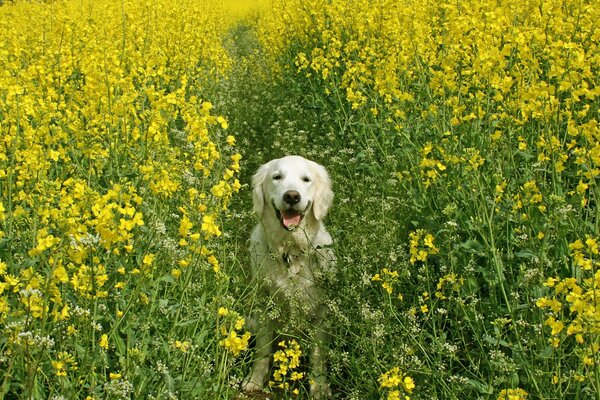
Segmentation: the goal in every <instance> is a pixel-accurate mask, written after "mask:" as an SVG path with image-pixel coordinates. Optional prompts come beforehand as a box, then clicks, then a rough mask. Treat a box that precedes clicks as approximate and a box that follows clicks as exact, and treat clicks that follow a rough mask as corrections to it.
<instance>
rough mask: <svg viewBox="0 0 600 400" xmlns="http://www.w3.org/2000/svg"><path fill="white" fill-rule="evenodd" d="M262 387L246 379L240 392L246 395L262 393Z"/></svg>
mask: <svg viewBox="0 0 600 400" xmlns="http://www.w3.org/2000/svg"><path fill="white" fill-rule="evenodd" d="M262 389H263V388H262V385H259V384H258V383H255V382H253V381H252V379H251V378H246V379H245V380H244V382H243V383H242V390H243V391H244V392H246V393H251V392H260V391H262Z"/></svg>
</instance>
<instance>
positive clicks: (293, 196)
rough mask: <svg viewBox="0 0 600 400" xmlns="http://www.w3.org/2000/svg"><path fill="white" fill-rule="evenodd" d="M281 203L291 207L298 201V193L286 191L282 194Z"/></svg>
mask: <svg viewBox="0 0 600 400" xmlns="http://www.w3.org/2000/svg"><path fill="white" fill-rule="evenodd" d="M283 201H285V202H286V203H288V204H289V205H291V206H293V205H294V204H296V203H298V202H299V201H300V193H298V192H297V191H295V190H288V191H287V192H285V193H284V194H283Z"/></svg>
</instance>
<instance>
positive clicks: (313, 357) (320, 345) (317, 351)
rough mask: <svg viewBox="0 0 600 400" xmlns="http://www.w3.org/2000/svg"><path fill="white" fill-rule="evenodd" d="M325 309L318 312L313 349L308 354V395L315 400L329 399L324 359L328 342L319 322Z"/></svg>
mask: <svg viewBox="0 0 600 400" xmlns="http://www.w3.org/2000/svg"><path fill="white" fill-rule="evenodd" d="M325 313H326V311H325V309H321V310H319V317H320V318H319V321H318V324H317V331H316V332H315V338H314V347H313V349H312V351H311V354H310V370H311V375H312V376H311V382H310V395H311V397H313V398H315V399H325V398H330V397H331V389H330V387H329V384H328V383H327V358H326V357H325V354H323V353H324V352H325V344H326V343H327V340H328V336H329V335H328V334H327V332H325V330H324V329H323V328H322V326H321V321H322V320H323V318H324V317H325Z"/></svg>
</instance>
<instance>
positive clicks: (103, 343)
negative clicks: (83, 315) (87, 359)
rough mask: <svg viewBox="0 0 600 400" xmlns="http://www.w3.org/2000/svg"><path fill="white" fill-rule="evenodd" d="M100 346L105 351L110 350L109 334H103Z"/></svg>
mask: <svg viewBox="0 0 600 400" xmlns="http://www.w3.org/2000/svg"><path fill="white" fill-rule="evenodd" d="M99 345H100V347H101V348H103V349H104V350H107V349H108V335H107V334H105V333H104V334H102V336H101V337H100V342H99Z"/></svg>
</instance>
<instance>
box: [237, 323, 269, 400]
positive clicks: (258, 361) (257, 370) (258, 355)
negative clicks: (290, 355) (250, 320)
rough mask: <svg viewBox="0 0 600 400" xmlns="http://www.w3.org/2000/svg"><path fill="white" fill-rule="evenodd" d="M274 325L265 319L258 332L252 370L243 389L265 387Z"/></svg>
mask: <svg viewBox="0 0 600 400" xmlns="http://www.w3.org/2000/svg"><path fill="white" fill-rule="evenodd" d="M273 337H274V334H273V327H272V326H271V323H269V322H267V321H265V322H263V323H262V324H261V327H260V328H259V329H258V332H257V334H256V350H255V354H254V363H253V364H252V371H250V375H248V377H247V378H246V380H245V382H244V385H243V389H244V391H245V392H253V391H258V390H261V389H262V388H263V385H264V383H265V378H266V377H267V374H268V373H269V363H270V356H271V347H272V344H273Z"/></svg>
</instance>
